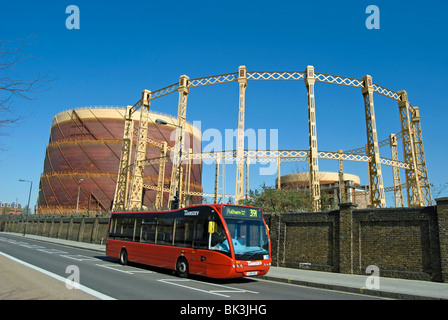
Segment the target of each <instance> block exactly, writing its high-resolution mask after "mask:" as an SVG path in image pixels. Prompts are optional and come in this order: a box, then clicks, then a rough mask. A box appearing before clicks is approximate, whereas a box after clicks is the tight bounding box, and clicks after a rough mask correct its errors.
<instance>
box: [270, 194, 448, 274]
mask: <svg viewBox="0 0 448 320" xmlns="http://www.w3.org/2000/svg"><path fill="white" fill-rule="evenodd" d="M339 206H340V208H339V210H336V211H330V212H317V213H285V214H272V215H265V219H266V222H267V224H268V225H269V228H270V235H271V241H272V258H273V265H274V266H282V267H292V268H303V269H310V270H317V271H331V272H341V273H348V274H363V275H365V274H366V273H365V270H366V268H367V267H368V266H369V265H375V266H377V267H378V268H379V269H380V274H381V275H382V276H385V277H396V278H405V279H418V280H430V281H444V282H448V198H442V199H437V206H434V207H423V208H400V209H395V208H389V209H359V210H358V209H356V205H354V204H351V203H342V204H340V205H339Z"/></svg>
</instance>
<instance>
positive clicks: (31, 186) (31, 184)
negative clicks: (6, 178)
mask: <svg viewBox="0 0 448 320" xmlns="http://www.w3.org/2000/svg"><path fill="white" fill-rule="evenodd" d="M19 181H20V182H29V183H30V194H29V195H28V209H27V210H30V199H31V190H32V189H33V181H29V180H23V179H19ZM30 212H31V210H30Z"/></svg>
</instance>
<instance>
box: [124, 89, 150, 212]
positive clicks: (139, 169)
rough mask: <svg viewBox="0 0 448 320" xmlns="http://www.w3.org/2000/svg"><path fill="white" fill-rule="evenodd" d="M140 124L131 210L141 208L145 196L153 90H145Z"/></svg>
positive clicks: (133, 169)
mask: <svg viewBox="0 0 448 320" xmlns="http://www.w3.org/2000/svg"><path fill="white" fill-rule="evenodd" d="M141 101H142V102H141V108H140V122H139V125H138V137H137V149H136V150H135V152H136V153H135V159H134V167H133V168H132V184H131V192H130V196H131V198H130V200H129V210H140V209H141V206H142V204H143V203H142V200H143V199H142V197H143V177H144V172H145V159H146V142H147V138H148V122H149V106H150V102H151V91H149V90H143V92H142V100H141Z"/></svg>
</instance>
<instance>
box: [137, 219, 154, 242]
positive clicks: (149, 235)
mask: <svg viewBox="0 0 448 320" xmlns="http://www.w3.org/2000/svg"><path fill="white" fill-rule="evenodd" d="M141 229H142V231H141V237H140V242H146V243H155V239H156V234H157V231H158V230H157V220H156V219H149V220H148V219H146V220H145V221H144V222H142V227H141Z"/></svg>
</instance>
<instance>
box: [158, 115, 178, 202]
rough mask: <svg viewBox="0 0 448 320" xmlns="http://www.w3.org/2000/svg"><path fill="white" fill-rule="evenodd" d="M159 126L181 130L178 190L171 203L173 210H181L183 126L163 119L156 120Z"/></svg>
mask: <svg viewBox="0 0 448 320" xmlns="http://www.w3.org/2000/svg"><path fill="white" fill-rule="evenodd" d="M155 122H156V123H157V124H161V125H170V126H173V127H178V128H180V141H179V142H180V146H179V164H178V165H177V170H178V172H179V178H178V179H177V189H176V195H175V196H174V200H173V201H171V210H176V209H179V195H180V175H181V170H182V136H183V128H182V126H179V125H177V124H174V123H168V122H166V121H165V120H162V119H156V121H155Z"/></svg>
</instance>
